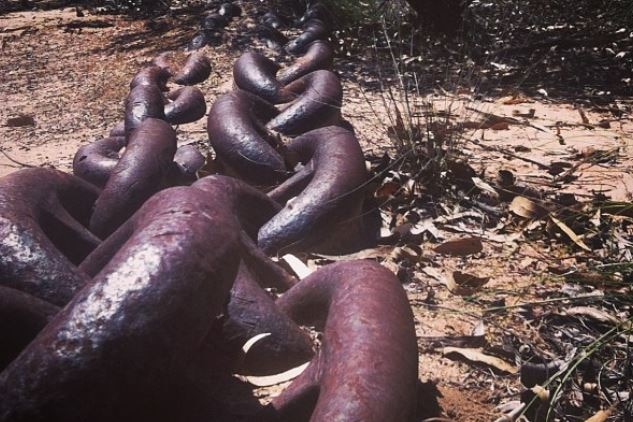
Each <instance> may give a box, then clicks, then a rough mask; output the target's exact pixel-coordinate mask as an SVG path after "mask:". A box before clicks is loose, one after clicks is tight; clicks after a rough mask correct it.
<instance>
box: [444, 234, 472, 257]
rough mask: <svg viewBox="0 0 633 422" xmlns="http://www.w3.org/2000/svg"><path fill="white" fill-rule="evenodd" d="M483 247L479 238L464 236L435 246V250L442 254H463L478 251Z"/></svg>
mask: <svg viewBox="0 0 633 422" xmlns="http://www.w3.org/2000/svg"><path fill="white" fill-rule="evenodd" d="M483 248H484V246H483V244H482V243H481V238H479V237H465V238H463V239H456V240H449V241H448V242H444V243H442V244H440V245H439V246H437V247H436V248H435V252H437V253H440V254H442V255H453V256H464V255H473V254H476V253H479V252H481V251H482V250H483Z"/></svg>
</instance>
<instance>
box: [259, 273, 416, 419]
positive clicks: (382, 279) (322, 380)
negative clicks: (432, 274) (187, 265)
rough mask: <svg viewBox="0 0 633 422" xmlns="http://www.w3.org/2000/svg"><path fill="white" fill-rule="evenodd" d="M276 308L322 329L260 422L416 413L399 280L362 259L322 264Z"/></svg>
mask: <svg viewBox="0 0 633 422" xmlns="http://www.w3.org/2000/svg"><path fill="white" fill-rule="evenodd" d="M277 306H279V308H280V309H281V310H283V311H284V312H286V313H287V314H288V315H289V316H290V317H292V319H293V320H295V321H296V322H298V323H300V324H308V325H316V326H317V327H321V328H322V329H323V340H322V344H321V349H320V350H319V351H318V353H317V355H316V357H315V358H314V359H313V360H312V361H311V363H310V365H309V367H308V368H307V369H306V370H305V372H303V374H301V375H300V377H299V378H297V379H296V380H295V381H293V382H292V384H291V385H290V386H289V387H288V388H287V389H286V390H285V391H284V392H283V393H282V394H281V395H280V396H279V397H277V398H275V399H274V400H273V402H272V405H271V406H270V407H269V408H268V409H267V410H266V411H265V412H264V413H263V415H261V418H260V419H259V420H279V421H303V420H305V421H307V420H310V421H311V422H330V421H366V422H372V421H375V422H389V421H393V422H405V421H412V420H413V418H414V416H415V406H416V383H417V369H418V350H417V342H416V337H415V327H414V323H413V313H412V312H411V308H410V306H409V303H408V301H407V297H406V295H405V293H404V290H403V289H402V286H401V285H400V283H399V282H398V279H397V278H396V277H395V276H394V275H393V274H392V273H391V272H389V271H388V270H387V269H385V268H384V267H382V266H380V265H378V264H377V263H373V262H369V261H351V262H343V263H336V264H332V265H329V266H327V267H323V268H322V269H320V270H319V271H317V272H315V273H313V274H311V275H310V276H309V277H308V278H306V279H304V280H302V281H301V283H299V284H298V285H297V286H295V287H293V288H292V289H291V290H289V291H288V292H287V293H285V294H284V295H283V296H282V297H281V298H280V299H279V300H277Z"/></svg>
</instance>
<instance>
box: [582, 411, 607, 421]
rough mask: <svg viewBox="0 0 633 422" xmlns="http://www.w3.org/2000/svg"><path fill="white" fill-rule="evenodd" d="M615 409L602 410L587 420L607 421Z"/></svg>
mask: <svg viewBox="0 0 633 422" xmlns="http://www.w3.org/2000/svg"><path fill="white" fill-rule="evenodd" d="M611 412H613V409H607V410H600V411H598V413H596V414H595V415H593V416H592V417H590V418H589V419H586V420H585V422H605V421H606V420H607V419H608V418H609V416H611Z"/></svg>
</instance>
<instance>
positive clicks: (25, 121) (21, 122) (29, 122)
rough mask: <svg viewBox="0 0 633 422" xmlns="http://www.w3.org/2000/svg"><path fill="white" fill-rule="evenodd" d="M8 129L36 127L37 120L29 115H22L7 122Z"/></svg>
mask: <svg viewBox="0 0 633 422" xmlns="http://www.w3.org/2000/svg"><path fill="white" fill-rule="evenodd" d="M6 125H7V126H8V127H22V126H35V119H33V116H29V115H28V114H20V115H19V116H17V117H10V118H8V119H7V121H6Z"/></svg>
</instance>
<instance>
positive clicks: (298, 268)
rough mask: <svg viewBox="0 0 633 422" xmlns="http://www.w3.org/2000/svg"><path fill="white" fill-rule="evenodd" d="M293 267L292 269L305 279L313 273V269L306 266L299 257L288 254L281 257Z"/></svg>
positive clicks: (300, 277)
mask: <svg viewBox="0 0 633 422" xmlns="http://www.w3.org/2000/svg"><path fill="white" fill-rule="evenodd" d="M281 259H283V260H284V261H286V263H287V264H288V265H289V266H290V268H292V271H294V273H295V274H296V275H297V277H299V279H304V278H306V277H307V276H309V275H310V274H311V273H312V270H311V269H310V268H308V267H307V266H306V264H304V263H303V262H302V261H301V260H300V259H299V258H297V257H296V256H294V255H291V254H286V255H284V256H282V257H281Z"/></svg>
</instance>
